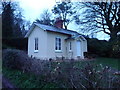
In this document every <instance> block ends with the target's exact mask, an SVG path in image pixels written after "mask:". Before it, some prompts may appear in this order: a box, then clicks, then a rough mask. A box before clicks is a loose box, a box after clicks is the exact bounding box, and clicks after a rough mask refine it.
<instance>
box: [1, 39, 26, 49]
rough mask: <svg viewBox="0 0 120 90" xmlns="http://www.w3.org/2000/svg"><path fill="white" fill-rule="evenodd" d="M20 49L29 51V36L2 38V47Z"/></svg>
mask: <svg viewBox="0 0 120 90" xmlns="http://www.w3.org/2000/svg"><path fill="white" fill-rule="evenodd" d="M9 48H10V49H13V48H15V49H19V50H24V51H27V49H28V39H27V38H2V49H9Z"/></svg>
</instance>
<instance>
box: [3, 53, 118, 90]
mask: <svg viewBox="0 0 120 90" xmlns="http://www.w3.org/2000/svg"><path fill="white" fill-rule="evenodd" d="M19 56H20V55H19ZM24 56H25V54H24ZM25 57H27V56H25ZM22 58H23V57H22ZM9 59H10V58H9ZM23 59H24V58H23ZM19 60H21V59H19ZM29 62H31V65H26V67H27V68H29V71H28V70H27V73H28V74H27V73H26V72H25V73H24V72H20V71H15V70H13V69H10V70H9V69H8V68H7V69H8V70H7V69H4V70H3V74H4V75H5V76H7V77H8V78H9V79H11V80H12V82H13V83H15V85H17V86H18V87H25V88H34V87H36V88H42V89H43V88H58V87H61V88H76V89H77V88H84V89H87V88H96V89H98V88H120V87H119V86H120V77H119V76H115V75H114V71H115V70H113V69H112V68H111V67H109V66H103V65H102V64H97V65H95V64H96V63H92V62H85V61H74V60H63V61H62V62H61V61H54V60H50V61H46V60H39V59H30V60H29V61H27V63H29ZM12 63H14V62H12ZM24 63H25V62H24ZM23 66H24V64H23ZM4 67H5V66H4ZM29 73H31V74H29ZM20 83H22V84H20Z"/></svg>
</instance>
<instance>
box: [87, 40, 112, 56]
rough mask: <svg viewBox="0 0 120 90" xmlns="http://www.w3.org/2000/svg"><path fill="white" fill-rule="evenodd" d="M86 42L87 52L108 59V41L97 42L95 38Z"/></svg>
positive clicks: (109, 53) (109, 50)
mask: <svg viewBox="0 0 120 90" xmlns="http://www.w3.org/2000/svg"><path fill="white" fill-rule="evenodd" d="M87 41H88V52H90V53H92V54H96V55H97V56H102V57H110V55H111V51H112V49H111V45H110V44H109V42H108V41H105V40H98V39H96V38H88V39H87Z"/></svg>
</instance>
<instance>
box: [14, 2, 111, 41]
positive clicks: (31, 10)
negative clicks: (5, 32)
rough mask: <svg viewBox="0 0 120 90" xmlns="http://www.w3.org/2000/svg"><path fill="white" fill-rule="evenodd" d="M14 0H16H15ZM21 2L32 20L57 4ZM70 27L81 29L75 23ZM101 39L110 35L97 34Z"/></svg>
mask: <svg viewBox="0 0 120 90" xmlns="http://www.w3.org/2000/svg"><path fill="white" fill-rule="evenodd" d="M13 1H14V0H13ZM17 1H19V3H20V7H21V8H22V9H23V10H24V12H23V14H24V17H25V18H26V19H27V20H30V21H31V22H33V21H35V19H36V18H39V17H40V14H41V13H42V12H43V10H45V9H52V8H53V6H54V5H55V4H56V2H55V1H56V0H17ZM68 29H71V30H79V29H78V28H77V26H75V25H74V24H70V25H69V26H68ZM97 38H99V39H108V38H109V37H108V35H105V34H104V33H100V34H97Z"/></svg>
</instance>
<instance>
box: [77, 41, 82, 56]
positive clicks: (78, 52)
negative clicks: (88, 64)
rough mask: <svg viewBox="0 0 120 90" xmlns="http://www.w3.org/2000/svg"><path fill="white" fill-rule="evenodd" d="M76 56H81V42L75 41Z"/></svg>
mask: <svg viewBox="0 0 120 90" xmlns="http://www.w3.org/2000/svg"><path fill="white" fill-rule="evenodd" d="M77 56H81V43H80V41H77Z"/></svg>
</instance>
